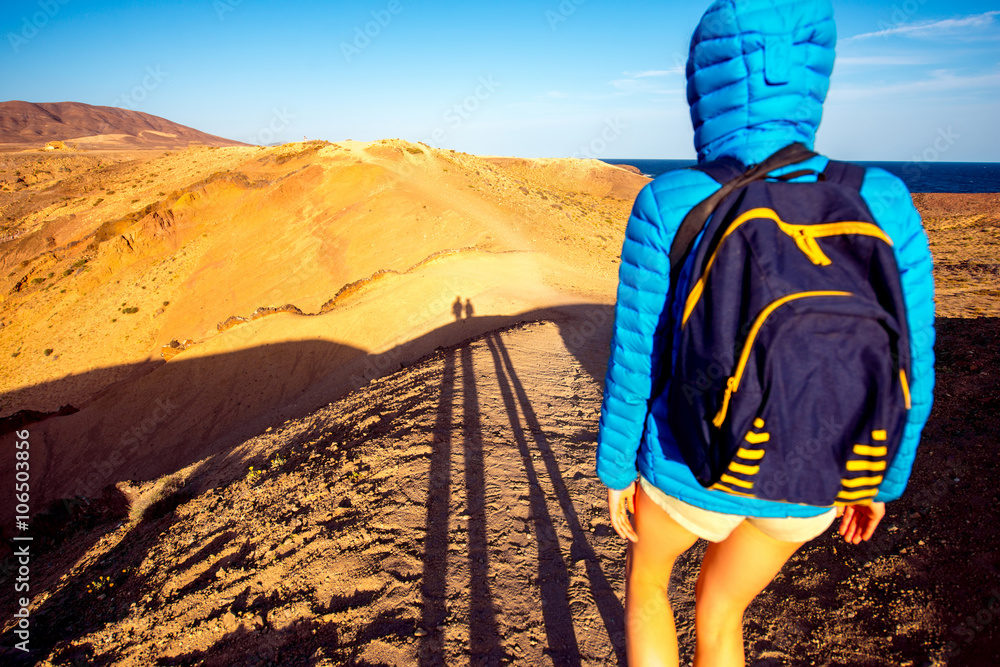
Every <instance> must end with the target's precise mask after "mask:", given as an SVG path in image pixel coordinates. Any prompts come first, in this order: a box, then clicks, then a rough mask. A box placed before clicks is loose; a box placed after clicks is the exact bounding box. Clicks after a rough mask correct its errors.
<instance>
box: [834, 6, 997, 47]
mask: <svg viewBox="0 0 1000 667" xmlns="http://www.w3.org/2000/svg"><path fill="white" fill-rule="evenodd" d="M997 15H1000V10H993V11H989V12H984V13H982V14H972V15H969V16H962V17H959V18H952V19H941V20H938V21H914V22H911V23H902V22H899V23H896V24H894V25H891V26H888V24H886V23H885V22H884V21H880V22H879V24H880V25H887V26H888V27H885V28H883V29H882V30H877V31H875V32H866V33H863V34H860V35H854V36H853V37H848V38H846V39H842V40H840V44H846V43H849V42H853V41H859V40H863V39H869V38H871V37H888V36H890V35H906V36H908V37H918V38H919V37H941V36H943V35H945V34H948V33H956V32H959V33H966V32H968V29H969V28H983V27H990V26H993V25H995V24H996V21H995V20H994V17H995V16H997Z"/></svg>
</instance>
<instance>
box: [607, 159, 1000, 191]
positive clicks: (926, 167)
mask: <svg viewBox="0 0 1000 667" xmlns="http://www.w3.org/2000/svg"><path fill="white" fill-rule="evenodd" d="M602 162H607V163H608V164H616V165H620V164H628V165H632V166H633V167H636V168H637V169H639V171H641V172H642V173H643V174H644V175H646V176H648V177H650V178H656V177H657V176H659V175H661V174H664V173H666V172H668V171H673V170H674V169H683V168H685V167H690V166H693V165H695V164H697V161H695V160H629V159H619V158H615V159H607V160H602ZM852 162H854V163H855V164H859V165H861V166H862V167H879V168H881V169H885V170H886V171H888V172H889V173H891V174H895V175H896V176H898V177H899V178H901V179H902V180H903V182H904V183H905V184H906V187H907V188H909V190H910V192H956V193H975V192H1000V162H872V161H863V160H852Z"/></svg>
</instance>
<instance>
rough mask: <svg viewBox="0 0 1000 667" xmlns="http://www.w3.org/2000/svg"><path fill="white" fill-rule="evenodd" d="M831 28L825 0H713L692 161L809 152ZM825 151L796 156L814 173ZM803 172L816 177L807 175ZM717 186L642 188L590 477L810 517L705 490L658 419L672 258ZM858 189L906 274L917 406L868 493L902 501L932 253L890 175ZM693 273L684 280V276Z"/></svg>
mask: <svg viewBox="0 0 1000 667" xmlns="http://www.w3.org/2000/svg"><path fill="white" fill-rule="evenodd" d="M835 42H836V28H835V26H834V22H833V11H832V8H831V6H830V2H829V0H718V1H717V2H715V3H714V4H712V6H711V7H709V9H708V11H707V12H706V13H705V15H704V16H703V17H702V20H701V23H700V24H699V26H698V28H697V30H696V31H695V34H694V36H693V38H692V40H691V50H690V54H689V59H688V66H687V77H688V103H689V104H690V105H691V119H692V121H693V122H694V128H695V147H696V148H697V150H698V159H699V161H708V160H715V159H718V158H720V157H723V156H727V157H731V158H735V159H737V160H739V161H740V162H742V163H743V164H744V165H750V164H756V163H759V162H761V161H763V159H764V158H766V157H767V156H768V155H770V154H771V153H773V152H775V151H776V150H778V149H779V148H781V147H783V146H786V145H788V144H790V143H793V142H796V141H798V142H801V143H803V144H805V145H806V146H809V147H812V146H813V140H814V137H815V133H816V129H817V127H818V126H819V121H820V116H821V114H822V103H823V100H824V99H825V97H826V91H827V88H828V86H829V77H830V72H831V71H832V69H833V60H834V44H835ZM826 163H827V158H824V157H822V156H818V157H814V158H811V159H809V160H807V161H806V162H804V163H800V164H799V165H792V166H790V167H786V168H784V169H780V170H777V171H775V172H774V173H775V174H781V173H785V172H791V171H795V170H799V169H802V168H803V167H808V168H812V169H815V170H818V171H822V169H823V168H824V167H825V166H826ZM797 180H800V181H808V180H815V176H810V177H802V178H800V179H797ZM718 187H719V184H718V183H716V182H715V181H714V180H712V179H711V178H710V177H709V176H707V175H706V174H704V173H702V172H700V171H694V170H679V171H673V172H669V173H666V174H664V175H663V176H661V177H659V178H657V179H656V180H654V181H653V182H652V183H650V184H648V185H647V186H646V187H645V188H643V190H642V191H641V192H640V193H639V195H638V197H637V198H636V201H635V206H634V207H633V210H632V216H631V218H630V220H629V224H628V228H627V230H626V234H625V244H624V247H623V248H622V258H621V267H620V270H619V286H618V302H617V305H616V307H615V327H614V336H613V338H612V342H611V357H610V360H609V362H608V372H607V379H606V383H605V388H604V404H603V406H602V410H601V422H600V434H599V439H598V449H597V472H598V475H599V476H600V478H601V480H602V481H603V482H604V483H605V484H606V485H607V486H608V487H610V488H613V489H623V488H625V487H627V486H628V485H629V484H630V483H631V482H633V481H634V480H635V479H636V475H637V472H639V473H641V474H642V475H643V476H644V477H645V478H646V479H648V480H649V481H651V482H652V483H653V484H654V485H656V486H657V487H658V488H660V489H662V490H663V491H665V492H666V493H668V494H669V495H672V496H675V497H677V498H680V499H681V500H684V501H685V502H688V503H690V504H692V505H696V506H698V507H703V508H706V509H711V510H715V511H718V512H727V513H732V514H742V515H748V516H766V517H780V516H813V515H816V514H818V513H820V512H822V511H825V510H824V509H822V508H817V507H811V506H806V505H795V504H790V503H776V502H770V501H764V500H758V499H755V498H744V497H739V496H734V495H730V494H726V493H724V492H721V491H711V490H707V489H705V488H703V487H702V486H701V485H700V484H698V482H697V481H696V480H695V478H694V476H693V475H692V474H691V471H690V470H689V469H688V467H687V465H686V464H685V463H684V460H683V457H682V456H681V453H680V451H679V450H678V448H677V444H676V442H675V441H674V438H673V436H672V434H671V433H670V430H669V428H668V427H667V423H666V420H665V418H664V417H663V415H665V410H664V407H665V396H664V395H663V394H659V395H652V393H653V388H654V387H660V386H662V383H660V382H658V381H657V376H658V374H659V373H661V372H662V369H663V368H664V360H663V359H661V356H662V353H663V350H664V346H665V343H666V342H667V337H668V332H667V331H666V320H667V318H665V317H663V313H664V312H665V310H664V309H666V308H669V307H671V299H670V294H671V290H670V284H669V282H670V262H669V260H668V253H669V250H670V244H671V242H672V241H673V237H674V234H675V233H676V231H677V228H678V226H679V225H680V223H681V221H682V220H683V218H684V215H685V214H686V213H687V212H688V210H689V209H690V208H691V207H692V206H694V205H695V204H697V203H698V202H700V201H701V200H703V199H705V198H706V197H708V196H709V195H710V194H712V193H713V192H714V191H715V190H716V189H717V188H718ZM861 195H862V197H863V198H864V199H865V201H866V202H867V203H868V205H869V207H870V209H871V211H872V213H873V215H874V216H875V220H876V222H877V223H878V224H879V225H880V226H881V227H882V229H883V231H885V232H886V233H887V234H888V235H889V237H890V238H891V239H892V240H893V242H894V246H893V247H894V251H895V253H896V260H897V262H898V264H899V268H900V271H901V274H902V285H903V291H904V296H905V299H906V305H907V319H908V321H909V325H910V335H911V346H912V376H913V377H912V378H911V387H910V389H911V396H912V408H911V410H910V411H909V414H908V417H907V424H906V429H905V431H904V435H903V441H902V444H901V446H900V451H899V454H898V455H897V457H896V459H895V460H894V461H893V463H892V465H891V466H890V468H889V470H888V471H887V473H886V475H885V481H884V482H883V483H882V486H881V488H880V492H879V495H878V497H877V498H876V500H880V501H887V500H893V499H895V498H898V497H899V495H900V494H901V493H902V492H903V489H904V488H905V486H906V482H907V480H908V479H909V475H910V468H911V466H912V464H913V457H914V455H915V453H916V449H917V443H918V441H919V439H920V432H921V430H922V429H923V426H924V423H925V422H926V421H927V416H928V414H929V413H930V408H931V394H932V390H933V386H934V356H933V349H932V346H933V343H934V328H933V327H934V299H933V289H934V286H933V280H932V276H931V256H930V252H929V250H928V247H927V237H926V235H925V234H924V231H923V228H922V226H921V222H920V216H919V215H918V213H917V211H916V210H915V209H914V207H913V203H912V201H911V199H910V195H909V192H908V191H907V189H906V187H905V186H904V185H903V183H902V182H901V181H900V180H899V179H897V178H896V177H894V176H892V175H890V174H889V173H887V172H885V171H882V170H879V169H868V170H867V171H866V174H865V179H864V184H863V187H862V190H861ZM686 272H687V268H685V272H682V274H681V276H680V278H679V283H680V285H681V288H682V290H683V288H684V286H685V285H686V284H687V275H686Z"/></svg>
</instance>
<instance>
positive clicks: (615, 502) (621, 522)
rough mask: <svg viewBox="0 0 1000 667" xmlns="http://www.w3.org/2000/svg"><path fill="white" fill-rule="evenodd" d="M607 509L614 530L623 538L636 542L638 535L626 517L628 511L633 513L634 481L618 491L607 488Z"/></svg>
mask: <svg viewBox="0 0 1000 667" xmlns="http://www.w3.org/2000/svg"><path fill="white" fill-rule="evenodd" d="M608 511H609V512H610V513H611V525H612V526H614V529H615V532H616V533H618V535H620V536H621V538H622V539H623V540H630V541H632V542H638V541H639V536H638V535H636V534H635V529H634V528H633V527H632V522H631V521H629V518H628V514H629V512H632V513H633V514H634V513H635V482H632V483H631V484H629V485H628V487H626V488H624V489H622V490H620V491H616V490H615V489H608Z"/></svg>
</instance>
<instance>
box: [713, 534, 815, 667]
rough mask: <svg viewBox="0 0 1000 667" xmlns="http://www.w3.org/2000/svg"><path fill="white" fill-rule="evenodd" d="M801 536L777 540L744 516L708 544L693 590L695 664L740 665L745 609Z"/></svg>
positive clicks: (742, 662)
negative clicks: (729, 531)
mask: <svg viewBox="0 0 1000 667" xmlns="http://www.w3.org/2000/svg"><path fill="white" fill-rule="evenodd" d="M803 544H804V542H781V541H779V540H775V539H773V538H770V537H768V536H767V535H765V534H764V533H762V532H760V531H759V530H757V529H756V528H754V527H753V526H752V525H750V524H749V523H747V522H746V521H744V522H743V523H741V524H740V525H739V526H737V528H736V530H734V531H733V532H732V534H731V535H730V536H729V537H727V538H726V539H725V540H723V541H722V542H719V543H715V544H709V545H708V549H707V550H706V551H705V558H704V560H702V563H701V575H700V576H699V577H698V586H697V589H696V593H695V600H696V602H695V632H696V636H697V645H696V648H695V656H694V664H695V667H741V666H742V665H744V664H745V662H744V659H745V658H744V653H743V612H744V611H746V608H747V607H748V606H749V605H750V602H751V601H753V599H754V598H755V597H757V594H758V593H760V592H761V591H762V590H764V588H765V587H766V586H767V585H768V584H769V583H770V582H771V580H772V579H774V576H775V575H776V574H778V571H779V570H780V569H781V567H782V566H783V565H784V564H785V561H787V560H788V559H789V558H790V557H791V556H792V554H793V553H795V551H796V550H797V549H798V548H799V547H800V546H802V545H803Z"/></svg>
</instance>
